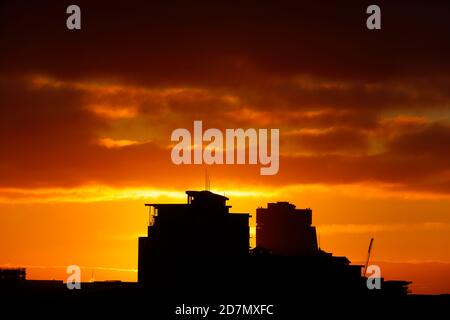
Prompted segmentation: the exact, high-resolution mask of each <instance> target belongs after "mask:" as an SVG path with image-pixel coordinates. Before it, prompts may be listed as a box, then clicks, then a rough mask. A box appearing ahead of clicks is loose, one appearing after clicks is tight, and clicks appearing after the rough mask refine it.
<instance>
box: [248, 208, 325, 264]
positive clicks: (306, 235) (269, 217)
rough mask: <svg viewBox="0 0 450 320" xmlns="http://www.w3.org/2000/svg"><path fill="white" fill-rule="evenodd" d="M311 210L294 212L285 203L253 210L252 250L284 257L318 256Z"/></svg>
mask: <svg viewBox="0 0 450 320" xmlns="http://www.w3.org/2000/svg"><path fill="white" fill-rule="evenodd" d="M311 223H312V211H311V209H296V208H295V205H293V204H291V203H289V202H276V203H269V204H267V208H258V209H256V246H257V247H262V248H264V249H266V250H269V251H270V252H272V253H274V254H279V255H285V256H312V255H316V254H318V246H317V237H316V228H315V227H313V226H311Z"/></svg>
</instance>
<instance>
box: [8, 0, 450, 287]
mask: <svg viewBox="0 0 450 320" xmlns="http://www.w3.org/2000/svg"><path fill="white" fill-rule="evenodd" d="M95 2H96V3H95V4H93V3H92V1H90V2H87V1H76V4H78V5H79V6H80V7H81V12H82V14H81V15H82V22H81V23H82V28H81V30H79V31H70V30H68V29H67V28H66V25H65V22H66V18H67V16H68V15H67V14H66V13H65V12H66V7H67V6H68V5H70V4H72V2H68V1H35V2H33V3H31V2H29V1H2V2H1V4H0V40H1V50H0V138H1V145H0V155H1V158H0V267H8V266H9V267H18V266H24V267H27V269H28V278H34V279H53V278H56V279H65V277H66V274H65V267H66V266H68V265H70V264H77V265H79V266H81V267H82V272H83V274H82V278H83V280H86V281H88V280H89V279H90V278H91V277H92V276H93V277H94V278H95V279H96V280H104V279H121V280H126V281H136V279H137V248H138V247H137V238H138V236H143V235H145V234H146V225H147V222H148V215H147V210H146V208H145V207H144V203H146V202H152V203H155V202H185V200H186V199H185V194H184V191H185V190H190V189H193V190H196V189H203V188H204V174H205V168H206V166H204V165H181V166H176V165H174V164H172V162H171V158H170V152H171V147H172V146H173V142H171V141H170V135H171V132H172V131H173V130H174V129H176V128H187V129H189V130H192V129H193V121H194V120H202V121H203V127H204V128H205V129H206V128H219V129H225V128H244V129H246V128H256V129H257V128H279V129H280V170H279V173H278V174H277V175H274V176H261V175H260V174H259V168H260V165H213V166H208V172H209V176H210V179H211V191H213V192H217V193H220V194H223V193H225V195H226V196H228V197H229V198H230V203H229V204H230V205H232V206H233V208H232V211H234V212H249V213H250V214H253V215H254V214H255V209H256V208H257V207H259V206H266V204H267V203H268V202H275V201H290V202H292V203H294V204H296V205H297V207H299V208H303V207H309V208H312V209H313V223H314V225H315V226H317V230H318V234H319V237H320V246H321V248H322V249H324V250H326V251H329V252H333V253H334V254H335V255H345V256H347V257H348V258H349V259H350V260H352V262H355V263H362V262H363V261H364V260H365V258H366V255H367V248H368V245H369V240H370V238H371V237H373V238H375V242H374V248H373V256H372V262H373V263H378V264H379V265H380V266H381V267H382V274H383V276H385V277H386V278H387V279H405V280H413V281H414V284H413V286H412V289H413V291H414V292H416V293H443V292H447V293H450V250H449V247H450V147H449V146H450V59H449V57H450V17H449V13H450V4H449V3H448V2H444V1H442V2H439V1H433V2H432V3H430V2H427V1H420V2H416V1H395V4H393V3H392V1H391V2H390V3H384V2H377V3H378V4H379V5H380V7H381V9H382V29H381V30H377V31H369V30H368V29H367V28H366V26H365V23H366V17H367V14H366V13H365V10H366V8H367V6H368V5H369V4H371V3H370V2H364V1H359V2H352V1H348V2H347V1H346V4H345V5H339V3H342V2H338V1H336V2H335V3H333V4H330V3H328V2H326V3H321V4H319V3H318V1H314V2H313V3H315V4H311V3H307V2H304V3H303V2H302V1H296V2H295V4H283V3H282V2H279V1H276V2H275V1H245V4H243V3H237V2H236V3H235V2H232V1H223V2H222V1H210V2H206V3H200V2H197V3H195V2H190V1H189V2H188V1H184V2H181V1H180V2H179V3H171V4H170V3H168V2H167V1H165V2H158V1H142V2H137V1H126V2H122V3H119V4H114V5H113V4H109V3H108V2H101V1H95ZM166 2H167V3H166ZM253 226H254V220H252V227H253Z"/></svg>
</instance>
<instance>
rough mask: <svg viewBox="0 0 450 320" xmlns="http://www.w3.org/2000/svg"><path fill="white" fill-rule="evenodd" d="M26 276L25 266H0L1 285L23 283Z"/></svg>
mask: <svg viewBox="0 0 450 320" xmlns="http://www.w3.org/2000/svg"><path fill="white" fill-rule="evenodd" d="M25 278H26V270H25V268H1V269H0V284H1V285H16V284H20V283H24V282H25Z"/></svg>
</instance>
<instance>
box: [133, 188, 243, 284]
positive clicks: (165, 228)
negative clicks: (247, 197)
mask: <svg viewBox="0 0 450 320" xmlns="http://www.w3.org/2000/svg"><path fill="white" fill-rule="evenodd" d="M186 194H187V197H188V198H187V203H186V204H146V206H149V207H150V222H149V226H148V237H140V238H139V265H138V281H139V282H140V283H143V284H146V285H147V284H148V285H157V283H156V282H157V281H159V280H161V279H156V278H157V277H160V278H164V277H165V276H166V278H167V279H166V280H167V281H176V280H175V279H176V276H177V275H180V274H181V269H183V272H187V271H188V269H189V268H192V269H196V270H197V271H198V270H201V268H202V266H203V267H205V268H206V266H210V265H211V263H214V262H219V261H225V260H228V259H233V258H239V257H245V256H248V254H249V222H248V221H249V216H250V215H249V214H230V213H229V209H230V207H231V206H228V205H227V204H226V201H227V200H228V198H227V197H225V196H221V195H218V194H214V193H212V192H210V191H187V192H186ZM166 284H167V283H166Z"/></svg>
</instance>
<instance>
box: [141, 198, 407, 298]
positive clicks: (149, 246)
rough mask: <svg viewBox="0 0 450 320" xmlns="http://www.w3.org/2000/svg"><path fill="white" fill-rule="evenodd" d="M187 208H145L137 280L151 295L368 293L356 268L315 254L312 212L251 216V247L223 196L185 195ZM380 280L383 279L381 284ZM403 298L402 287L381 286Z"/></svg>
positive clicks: (272, 208) (281, 206)
mask: <svg viewBox="0 0 450 320" xmlns="http://www.w3.org/2000/svg"><path fill="white" fill-rule="evenodd" d="M186 194H187V203H186V204H146V206H149V207H150V221H149V226H148V237H140V238H139V266H138V281H139V283H140V285H143V287H144V288H145V289H146V290H147V292H149V293H150V294H154V295H155V296H163V297H167V296H173V295H178V294H180V295H183V296H185V295H186V294H187V295H189V296H194V295H209V294H212V295H214V296H215V297H218V296H222V297H228V296H233V297H238V296H240V297H257V296H259V297H261V298H263V297H264V298H266V297H280V296H285V297H290V296H291V293H292V292H295V293H296V296H302V297H316V298H317V297H319V296H323V295H329V296H334V297H336V296H359V295H365V294H368V288H367V285H366V278H365V277H362V276H361V268H362V266H360V265H351V263H350V261H349V260H348V259H347V258H346V257H335V256H333V255H332V254H331V253H328V252H325V251H323V250H321V249H319V248H318V245H317V237H316V229H315V227H314V226H312V210H311V209H296V207H295V205H293V204H290V203H288V202H276V203H269V204H268V205H267V208H258V209H257V210H256V222H257V229H256V244H257V246H256V248H254V249H252V250H250V248H249V217H250V215H249V214H231V213H230V212H229V209H230V206H228V205H227V204H226V202H227V200H228V198H226V197H225V196H221V195H218V194H214V193H211V192H209V191H187V192H186ZM382 280H383V281H384V279H382ZM384 283H387V286H386V287H387V288H386V289H389V292H390V293H393V294H397V295H400V294H404V293H405V292H406V290H407V284H408V283H407V282H384Z"/></svg>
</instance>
